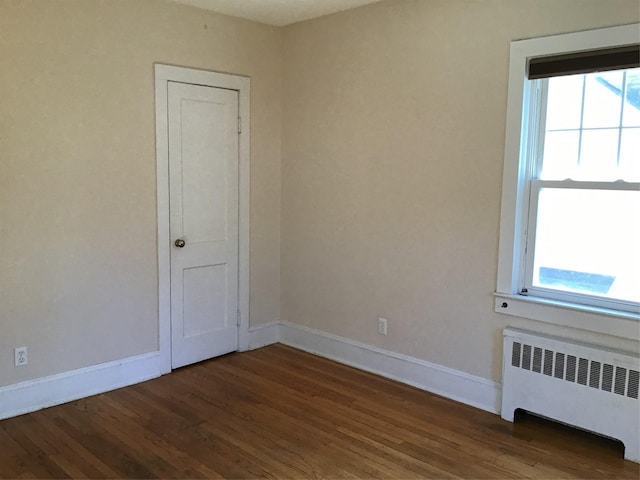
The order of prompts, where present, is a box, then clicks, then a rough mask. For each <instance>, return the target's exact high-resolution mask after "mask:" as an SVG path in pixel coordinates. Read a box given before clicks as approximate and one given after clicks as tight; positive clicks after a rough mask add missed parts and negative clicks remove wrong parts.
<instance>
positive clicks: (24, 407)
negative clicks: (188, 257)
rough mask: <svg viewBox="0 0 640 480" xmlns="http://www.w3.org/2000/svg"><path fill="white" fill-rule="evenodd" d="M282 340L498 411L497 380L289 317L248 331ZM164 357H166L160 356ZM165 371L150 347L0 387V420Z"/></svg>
mask: <svg viewBox="0 0 640 480" xmlns="http://www.w3.org/2000/svg"><path fill="white" fill-rule="evenodd" d="M277 342H281V343H283V344H285V345H289V346H292V347H295V348H299V349H301V350H304V351H307V352H310V353H314V354H317V355H320V356H322V357H326V358H329V359H332V360H335V361H337V362H340V363H344V364H346V365H350V366H353V367H356V368H359V369H361V370H365V371H368V372H372V373H375V374H378V375H381V376H383V377H387V378H391V379H393V380H397V381H399V382H402V383H406V384H408V385H412V386H415V387H417V388H420V389H422V390H426V391H429V392H432V393H435V394H438V395H441V396H443V397H447V398H450V399H452V400H456V401H458V402H461V403H465V404H467V405H472V406H474V407H477V408H480V409H482V410H486V411H489V412H492V413H499V412H500V398H501V386H500V384H499V383H496V382H493V381H491V380H487V379H485V378H482V377H477V376H474V375H470V374H468V373H465V372H461V371H458V370H454V369H451V368H447V367H443V366H441V365H436V364H433V363H430V362H426V361H424V360H420V359H418V358H413V357H409V356H406V355H401V354H399V353H395V352H391V351H388V350H383V349H380V348H377V347H373V346H371V345H366V344H363V343H359V342H355V341H353V340H349V339H347V338H342V337H338V336H336V335H331V334H329V333H325V332H321V331H319V330H314V329H311V328H308V327H304V326H301V325H296V324H293V323H289V322H277V321H276V322H270V323H266V324H263V325H259V326H257V327H255V328H253V329H251V330H250V331H249V349H250V350H254V349H257V348H261V347H264V346H266V345H271V344H273V343H277ZM165 360H166V359H165ZM164 373H168V371H167V366H166V361H163V357H162V356H161V354H160V352H151V353H146V354H143V355H138V356H135V357H130V358H125V359H122V360H116V361H113V362H109V363H104V364H100V365H95V366H91V367H86V368H81V369H78V370H73V371H70V372H65V373H61V374H57V375H51V376H49V377H44V378H39V379H35V380H30V381H26V382H21V383H17V384H13V385H8V386H5V387H0V420H2V419H4V418H9V417H14V416H17V415H22V414H24V413H29V412H33V411H36V410H40V409H43V408H47V407H51V406H54V405H59V404H62V403H66V402H70V401H73V400H77V399H79V398H84V397H89V396H91V395H97V394H100V393H104V392H108V391H109V390H115V389H117V388H121V387H126V386H129V385H133V384H136V383H140V382H144V381H146V380H150V379H152V378H156V377H159V376H160V375H162V374H164Z"/></svg>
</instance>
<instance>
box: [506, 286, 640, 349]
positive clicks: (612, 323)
mask: <svg viewBox="0 0 640 480" xmlns="http://www.w3.org/2000/svg"><path fill="white" fill-rule="evenodd" d="M494 295H495V311H496V312H497V313H504V314H507V315H513V316H516V317H523V318H529V319H531V320H538V321H540V322H546V323H552V324H555V325H562V326H565V327H572V328H578V329H580V330H589V331H592V332H598V333H604V334H607V335H613V336H616V337H622V338H627V339H630V340H636V341H638V340H640V314H637V313H631V312H619V311H616V310H608V309H606V308H595V307H588V306H585V305H578V304H575V303H566V302H559V301H556V300H548V299H544V298H539V297H527V296H523V295H513V294H508V293H495V294H494Z"/></svg>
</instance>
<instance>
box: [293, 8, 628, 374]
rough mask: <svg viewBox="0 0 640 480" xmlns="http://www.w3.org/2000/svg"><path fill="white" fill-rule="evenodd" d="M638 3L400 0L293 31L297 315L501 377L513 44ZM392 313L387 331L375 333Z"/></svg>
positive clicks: (597, 21) (590, 23) (613, 20)
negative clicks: (500, 275) (500, 272)
mask: <svg viewBox="0 0 640 480" xmlns="http://www.w3.org/2000/svg"><path fill="white" fill-rule="evenodd" d="M639 10H640V4H639V3H638V1H637V0H562V1H558V0H483V1H472V0H416V1H413V0H395V1H386V2H382V3H379V4H375V5H373V6H369V7H363V8H360V9H357V10H353V11H350V12H345V13H342V14H338V15H333V16H329V17H325V18H321V19H317V20H312V21H308V22H304V23H301V24H297V25H293V26H290V27H287V28H286V29H285V38H284V60H283V62H284V83H283V86H284V91H285V92H286V94H285V96H284V107H283V132H284V139H283V159H282V182H283V187H282V293H283V300H282V318H283V320H286V321H289V322H294V323H298V324H301V325H306V326H310V327H312V328H316V329H319V330H322V331H325V332H329V333H332V334H336V335H340V336H343V337H347V338H349V339H353V340H357V341H360V342H364V343H367V344H371V345H375V346H379V347H381V348H384V349H388V350H392V351H395V352H400V353H403V354H407V355H411V356H415V357H418V358H421V359H425V360H428V361H431V362H435V363H437V364H440V365H445V366H447V367H451V368H455V369H459V370H462V371H465V372H468V373H471V374H475V375H479V376H482V377H485V378H491V379H494V380H499V379H500V376H501V375H500V370H501V363H500V362H501V354H502V352H501V329H502V328H503V327H504V326H506V325H513V326H516V327H526V328H529V329H534V330H538V331H543V332H550V333H556V334H567V335H571V336H573V337H576V338H578V339H582V340H587V341H596V342H599V343H602V344H605V345H615V346H618V347H623V348H634V349H637V348H638V343H637V342H633V341H625V340H621V339H617V338H615V337H609V336H595V335H589V334H587V333H584V332H578V331H570V330H569V329H564V328H552V327H551V326H548V325H546V324H543V323H538V322H529V321H525V320H522V319H517V318H513V317H508V316H506V315H500V314H496V313H494V311H493V302H494V298H493V295H492V292H494V290H495V284H496V269H497V250H498V230H499V216H500V195H501V183H502V164H503V153H504V133H505V114H506V113H505V112H506V99H507V80H508V55H509V43H510V41H511V40H514V39H521V38H528V37H535V36H542V35H550V34H556V33H566V32H572V31H577V30H585V29H592V28H597V27H604V26H611V25H616V24H625V23H631V22H637V21H639V19H640V14H639ZM378 316H383V317H386V318H387V319H389V327H388V328H389V333H388V336H386V337H384V336H380V335H378V334H377V333H376V325H377V317H378Z"/></svg>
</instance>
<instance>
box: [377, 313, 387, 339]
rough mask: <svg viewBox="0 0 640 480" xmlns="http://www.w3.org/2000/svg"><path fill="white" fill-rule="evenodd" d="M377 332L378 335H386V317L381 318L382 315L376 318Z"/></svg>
mask: <svg viewBox="0 0 640 480" xmlns="http://www.w3.org/2000/svg"><path fill="white" fill-rule="evenodd" d="M378 333H379V334H380V335H386V334H387V319H386V318H382V317H379V318H378Z"/></svg>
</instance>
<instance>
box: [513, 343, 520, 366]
mask: <svg viewBox="0 0 640 480" xmlns="http://www.w3.org/2000/svg"><path fill="white" fill-rule="evenodd" d="M521 352H522V345H521V344H519V343H518V342H513V350H512V351H511V366H512V367H516V368H520V355H521Z"/></svg>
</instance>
